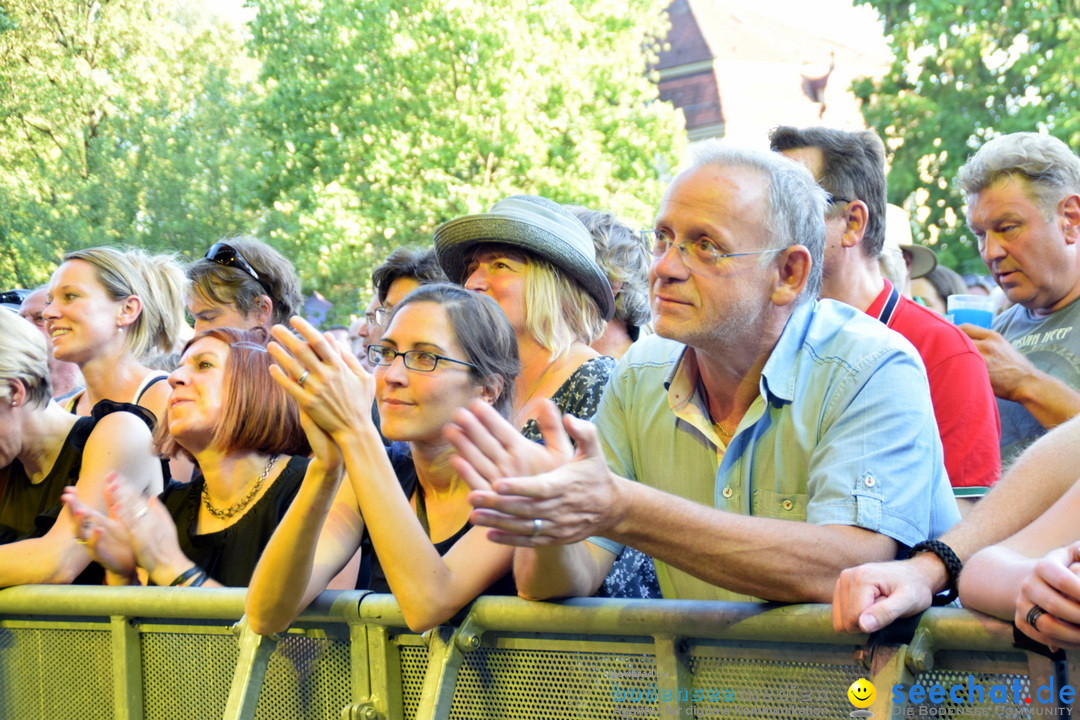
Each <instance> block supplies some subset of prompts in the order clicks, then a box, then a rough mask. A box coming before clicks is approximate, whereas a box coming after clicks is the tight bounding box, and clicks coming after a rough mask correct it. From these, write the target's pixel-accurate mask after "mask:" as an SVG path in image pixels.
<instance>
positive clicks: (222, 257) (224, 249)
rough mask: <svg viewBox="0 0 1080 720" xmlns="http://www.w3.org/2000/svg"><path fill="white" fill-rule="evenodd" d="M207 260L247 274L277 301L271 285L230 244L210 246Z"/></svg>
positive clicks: (220, 243) (221, 243)
mask: <svg viewBox="0 0 1080 720" xmlns="http://www.w3.org/2000/svg"><path fill="white" fill-rule="evenodd" d="M206 259H207V260H209V261H211V262H215V263H217V264H218V265H226V266H228V267H232V268H236V269H237V270H240V271H242V272H246V273H247V274H248V275H250V276H251V277H253V278H255V281H256V282H257V283H259V284H260V285H262V288H263V290H265V291H266V294H267V295H268V296H269V297H270V299H271V300H274V301H275V302H276V301H277V297H276V296H275V295H274V291H273V290H271V289H270V283H268V282H266V281H265V280H263V279H262V278H261V277H259V273H257V272H255V268H253V267H251V263H249V262H248V261H247V260H246V259H245V258H244V256H243V255H241V254H240V251H239V250H237V249H236V248H234V247H233V246H232V245H230V244H228V243H223V242H219V243H214V244H213V245H211V246H210V249H209V250H207V251H206Z"/></svg>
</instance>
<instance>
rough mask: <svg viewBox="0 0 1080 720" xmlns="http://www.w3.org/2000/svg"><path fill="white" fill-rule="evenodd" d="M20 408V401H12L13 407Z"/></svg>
mask: <svg viewBox="0 0 1080 720" xmlns="http://www.w3.org/2000/svg"><path fill="white" fill-rule="evenodd" d="M18 406H19V401H18V400H12V401H11V407H18Z"/></svg>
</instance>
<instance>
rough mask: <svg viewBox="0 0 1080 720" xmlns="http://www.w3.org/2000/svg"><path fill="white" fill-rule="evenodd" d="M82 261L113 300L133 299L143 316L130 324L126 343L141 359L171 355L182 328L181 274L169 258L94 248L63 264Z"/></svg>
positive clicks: (75, 254) (73, 254)
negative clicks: (91, 266)
mask: <svg viewBox="0 0 1080 720" xmlns="http://www.w3.org/2000/svg"><path fill="white" fill-rule="evenodd" d="M69 260H82V261H83V262H86V263H89V264H90V265H93V266H94V268H95V270H96V271H97V277H98V280H99V281H100V282H101V284H102V286H103V287H104V288H105V291H106V292H107V293H108V294H109V296H110V297H112V299H113V300H117V301H119V300H124V299H125V298H128V297H131V296H133V295H134V296H135V297H137V298H139V300H141V301H142V312H140V313H139V317H137V318H135V322H134V323H132V324H131V331H130V332H129V333H128V343H129V346H130V347H131V352H132V353H133V354H134V355H135V356H136V357H138V358H142V357H143V356H144V355H146V354H148V353H149V352H150V351H152V350H153V351H156V352H160V353H170V352H172V350H173V347H174V346H175V345H176V343H177V341H178V340H179V339H180V331H181V329H182V328H183V325H184V287H185V286H186V284H187V280H186V279H185V277H184V270H183V268H182V267H180V264H179V263H178V262H177V261H176V257H175V256H174V255H170V254H162V255H150V254H149V253H147V252H145V251H143V250H138V249H134V248H130V249H124V250H120V249H117V248H111V247H97V248H90V249H88V250H76V251H75V252H70V253H68V254H67V255H65V256H64V260H63V261H64V262H67V261H69Z"/></svg>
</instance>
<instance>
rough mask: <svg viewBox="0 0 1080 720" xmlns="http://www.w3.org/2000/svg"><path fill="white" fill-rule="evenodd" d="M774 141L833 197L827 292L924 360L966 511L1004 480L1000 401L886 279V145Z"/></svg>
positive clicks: (954, 343) (839, 133)
mask: <svg viewBox="0 0 1080 720" xmlns="http://www.w3.org/2000/svg"><path fill="white" fill-rule="evenodd" d="M769 140H770V143H771V146H772V149H773V150H775V151H777V152H780V153H783V154H784V155H786V156H788V157H790V158H791V159H793V160H795V161H796V162H799V163H801V164H803V165H804V166H805V167H806V168H807V169H808V170H810V172H811V173H813V175H814V177H815V178H816V179H817V181H818V183H819V184H820V185H821V186H822V187H823V188H825V190H827V191H828V192H829V193H830V194H831V196H832V198H831V200H830V203H829V206H828V210H827V211H826V216H825V264H824V277H823V280H822V289H821V296H822V297H827V298H832V299H834V300H840V301H842V302H845V303H847V304H849V305H853V306H854V307H857V308H859V309H861V310H863V311H864V312H866V313H867V314H869V315H872V316H873V317H876V318H878V319H879V320H881V321H882V322H883V323H885V324H886V325H888V326H889V327H890V328H892V329H893V330H895V331H896V332H898V333H900V334H901V335H903V336H904V337H905V338H907V339H908V341H909V342H910V343H911V344H912V345H914V346H915V349H916V350H917V351H918V352H919V356H920V357H922V360H923V364H924V365H926V374H927V378H928V379H929V381H930V398H931V400H932V402H933V404H934V416H935V418H936V419H937V424H938V432H939V433H940V434H941V444H942V446H943V447H944V450H945V469H946V470H947V471H948V474H949V481H950V482H951V483H952V486H953V492H954V494H955V495H956V498H957V500H958V502H959V505H960V511H961V513H964V512H966V511H967V510H968V509H969V507H970V505H969V503H972V502H974V500H975V499H977V498H979V497H982V496H983V495H985V494H986V491H987V490H988V489H989V488H990V486H991V485H993V484H994V483H995V482H996V481H997V479H998V478H999V477H1000V475H1001V454H1000V429H999V422H998V410H997V401H996V400H995V399H994V393H993V390H992V388H991V386H990V377H989V375H988V373H987V370H986V363H985V362H984V361H983V359H982V356H981V355H980V354H979V352H978V350H976V349H975V345H974V344H973V343H972V342H971V340H970V339H969V338H968V337H967V335H965V334H964V333H963V332H961V331H960V330H959V329H958V328H957V327H956V326H954V325H953V324H952V323H950V322H949V321H948V320H946V319H945V318H944V317H942V316H941V315H938V314H937V313H935V312H933V311H932V310H928V309H927V308H924V307H923V306H921V305H919V304H918V303H915V302H913V301H912V300H910V299H908V298H906V297H904V296H903V295H901V294H900V292H899V290H897V289H896V288H894V287H893V285H892V283H890V282H889V281H888V280H886V279H885V278H883V277H882V275H881V271H880V269H879V265H878V258H879V256H880V255H881V249H882V246H883V244H884V241H885V202H886V200H885V148H884V146H883V145H882V143H881V139H880V138H878V136H877V135H876V134H875V133H873V132H872V131H869V130H865V131H861V132H845V131H843V130H835V129H832V128H824V127H812V128H804V129H796V128H792V127H778V128H774V129H773V131H772V132H771V133H769ZM899 400H900V401H903V399H902V398H900V399H899Z"/></svg>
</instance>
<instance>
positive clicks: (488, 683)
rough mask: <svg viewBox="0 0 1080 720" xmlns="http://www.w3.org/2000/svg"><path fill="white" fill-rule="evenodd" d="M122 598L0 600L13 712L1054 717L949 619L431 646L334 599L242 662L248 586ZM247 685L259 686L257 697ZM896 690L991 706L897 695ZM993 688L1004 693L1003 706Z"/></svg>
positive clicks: (687, 625) (382, 613) (484, 607)
mask: <svg viewBox="0 0 1080 720" xmlns="http://www.w3.org/2000/svg"><path fill="white" fill-rule="evenodd" d="M114 590H117V589H115V588H93V589H85V588H80V589H71V588H14V589H10V590H3V591H0V720H44V719H47V720H51V719H52V718H78V719H79V720H83V719H91V720H93V719H97V718H100V719H102V720H111V719H113V718H115V719H117V720H136V719H137V718H145V720H172V719H174V718H175V719H177V720H203V719H205V718H226V719H227V720H234V719H236V720H239V718H241V717H246V718H256V719H258V720H278V719H288V720H315V719H320V720H321V719H323V718H326V719H330V720H337V719H338V718H342V719H343V720H379V719H380V718H382V719H384V720H390V719H394V720H396V719H397V718H406V719H408V720H412V719H413V718H418V719H420V718H422V719H423V720H427V719H428V718H451V719H453V720H555V719H559V720H562V719H563V718H582V719H591V718H605V719H607V718H617V719H626V718H664V717H675V716H680V717H705V718H711V717H717V718H720V717H723V718H747V719H750V718H755V719H756V718H778V719H783V720H787V719H789V718H846V717H854V716H852V715H851V713H852V711H853V710H854V708H853V706H852V704H851V702H850V701H849V699H848V695H847V689H848V687H849V686H850V685H851V684H852V682H854V681H855V680H857V679H859V678H862V677H870V678H873V681H874V682H875V683H876V684H877V685H878V687H877V693H878V700H877V702H876V703H875V704H874V706H873V711H875V717H879V718H880V717H889V718H899V717H910V718H933V717H938V718H941V717H976V716H982V717H1008V718H1030V717H1033V716H1035V715H1037V716H1049V715H1051V714H1053V713H1052V712H1051V711H1054V710H1055V709H1054V708H1052V707H1042V706H1038V704H1037V703H1033V704H1029V703H1028V702H1026V700H1025V699H1026V698H1029V697H1031V694H1032V692H1033V689H1034V687H1035V680H1034V678H1035V675H1031V676H1030V677H1029V672H1028V668H1029V663H1031V662H1034V660H1033V659H1032V656H1030V655H1027V654H1025V653H1021V652H1019V651H1016V650H1014V649H1012V648H1011V647H1010V644H1009V635H1008V632H1007V627H1006V626H1004V625H1000V624H996V623H994V622H993V621H989V620H987V619H985V618H982V619H979V620H977V621H975V622H972V621H970V616H969V615H968V614H965V613H962V612H961V611H955V610H954V611H949V612H947V613H944V614H941V613H937V614H928V616H927V617H924V620H923V623H922V624H921V625H920V628H921V630H920V632H921V636H920V637H919V638H918V639H917V640H916V641H914V642H913V643H912V645H911V646H910V647H909V646H908V645H903V646H890V648H889V650H888V652H886V653H884V654H882V655H880V656H878V655H873V653H868V651H867V650H864V649H863V647H862V643H863V642H864V641H865V638H863V637H856V636H837V635H835V634H833V633H832V632H831V630H830V629H829V626H828V608H827V607H825V606H791V607H788V608H779V609H770V610H762V608H761V606H750V605H746V606H741V605H737V604H712V603H692V604H685V605H684V604H679V603H671V602H667V603H661V604H648V603H645V604H632V603H620V602H618V601H580V602H576V603H566V604H562V605H551V604H532V603H525V602H523V601H518V600H515V599H506V598H485V599H482V600H481V601H479V602H478V603H477V604H476V605H475V606H474V607H473V608H472V610H471V612H470V613H469V614H468V615H467V616H466V619H465V620H464V622H463V624H462V625H461V626H459V627H458V628H457V629H453V630H446V631H443V632H440V633H435V634H428V635H425V636H420V635H417V634H415V633H410V632H409V631H407V630H406V629H404V627H403V624H402V622H401V618H400V612H399V610H397V606H396V605H395V604H394V603H393V602H392V599H390V598H388V597H387V596H366V597H365V596H363V595H362V594H345V593H341V594H334V593H328V594H326V595H324V596H323V597H321V598H320V599H319V601H318V602H317V603H316V607H315V608H314V609H313V610H311V611H309V612H308V613H307V614H306V615H305V616H303V617H302V618H301V619H300V621H298V625H297V626H296V627H295V628H294V629H293V630H291V631H290V632H289V633H287V634H285V635H284V636H283V637H282V638H281V639H280V641H279V642H278V643H277V645H276V647H274V648H273V650H272V652H271V651H270V647H268V648H267V649H266V652H265V654H263V655H259V656H251V657H253V658H257V659H250V658H249V659H245V657H246V656H245V652H244V651H242V647H244V642H246V641H244V638H249V637H250V638H257V637H258V636H254V635H245V636H244V637H243V638H242V637H239V636H238V634H237V631H236V629H235V628H234V627H233V625H234V622H235V620H236V619H237V618H238V616H239V614H240V612H239V611H240V609H241V608H242V601H243V596H242V593H232V594H230V593H228V592H226V593H224V594H221V591H218V592H219V594H218V595H216V596H215V595H202V594H200V593H201V592H202V591H199V590H194V591H191V590H188V591H186V592H185V591H181V592H180V593H179V594H176V591H173V592H172V593H168V594H161V592H160V591H159V590H153V589H123V592H121V593H119V594H117V593H114V592H113V591H114ZM132 591H135V593H136V594H131V593H132ZM140 591H142V592H145V593H149V594H145V595H144V594H138V593H139V592H140ZM73 593H89V594H88V595H78V594H73ZM102 593H103V594H102ZM75 608H78V609H79V612H78V613H74V612H71V611H72V610H73V609H75ZM31 610H34V612H31ZM166 610H169V611H172V614H170V613H169V612H165V611H166ZM95 613H97V614H95ZM949 613H951V614H949ZM927 618H929V619H927ZM999 625H1000V626H999ZM246 632H248V633H250V631H246ZM257 642H261V641H257ZM935 642H937V643H938V646H937V647H935V646H934V644H935ZM271 647H272V645H271ZM875 652H876V651H875ZM872 655H873V657H876V658H878V660H880V661H878V660H874V659H873V658H872V657H871V656H872ZM258 658H261V659H258ZM890 658H892V660H890ZM245 663H250V664H251V665H250V667H248V666H245ZM259 663H262V665H261V666H260V665H259ZM1031 667H1034V666H1033V665H1032V666H1031ZM262 670H265V675H264V676H263V675H262V674H261V671H262ZM1078 674H1080V673H1078ZM246 677H258V678H259V679H260V683H258V684H256V685H255V686H254V687H253V688H252V689H251V692H254V693H257V702H255V701H254V696H251V695H250V694H249V695H248V696H243V697H251V699H252V702H251V703H249V704H246V705H245V704H244V703H242V702H237V698H238V697H241V696H242V695H238V694H237V693H238V692H240V691H239V690H238V687H240V684H238V683H239V680H242V679H244V678H246ZM1039 677H1040V678H1042V676H1041V675H1040V676H1039ZM1039 682H1040V683H1042V682H1044V680H1043V679H1040V680H1039ZM894 685H895V686H897V687H900V688H902V689H904V690H906V689H907V688H909V687H912V686H914V685H919V686H922V687H925V688H930V687H932V686H935V685H937V686H942V687H945V688H950V687H955V686H962V685H963V686H965V687H966V686H979V687H981V688H984V694H983V696H982V697H974V695H973V697H972V700H971V701H968V700H967V698H963V700H964V701H963V702H958V701H956V700H955V699H951V698H949V699H946V700H945V701H944V702H930V701H928V700H924V699H920V700H918V701H912V702H906V701H905V702H901V703H893V702H892V697H891V696H892V694H893V693H892V688H893V687H894ZM995 686H999V687H1008V688H1009V689H1010V691H1009V694H1008V697H1005V698H1004V699H1002V698H1001V697H1000V693H998V696H997V697H996V698H992V697H990V695H989V689H990V688H993V687H995Z"/></svg>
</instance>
